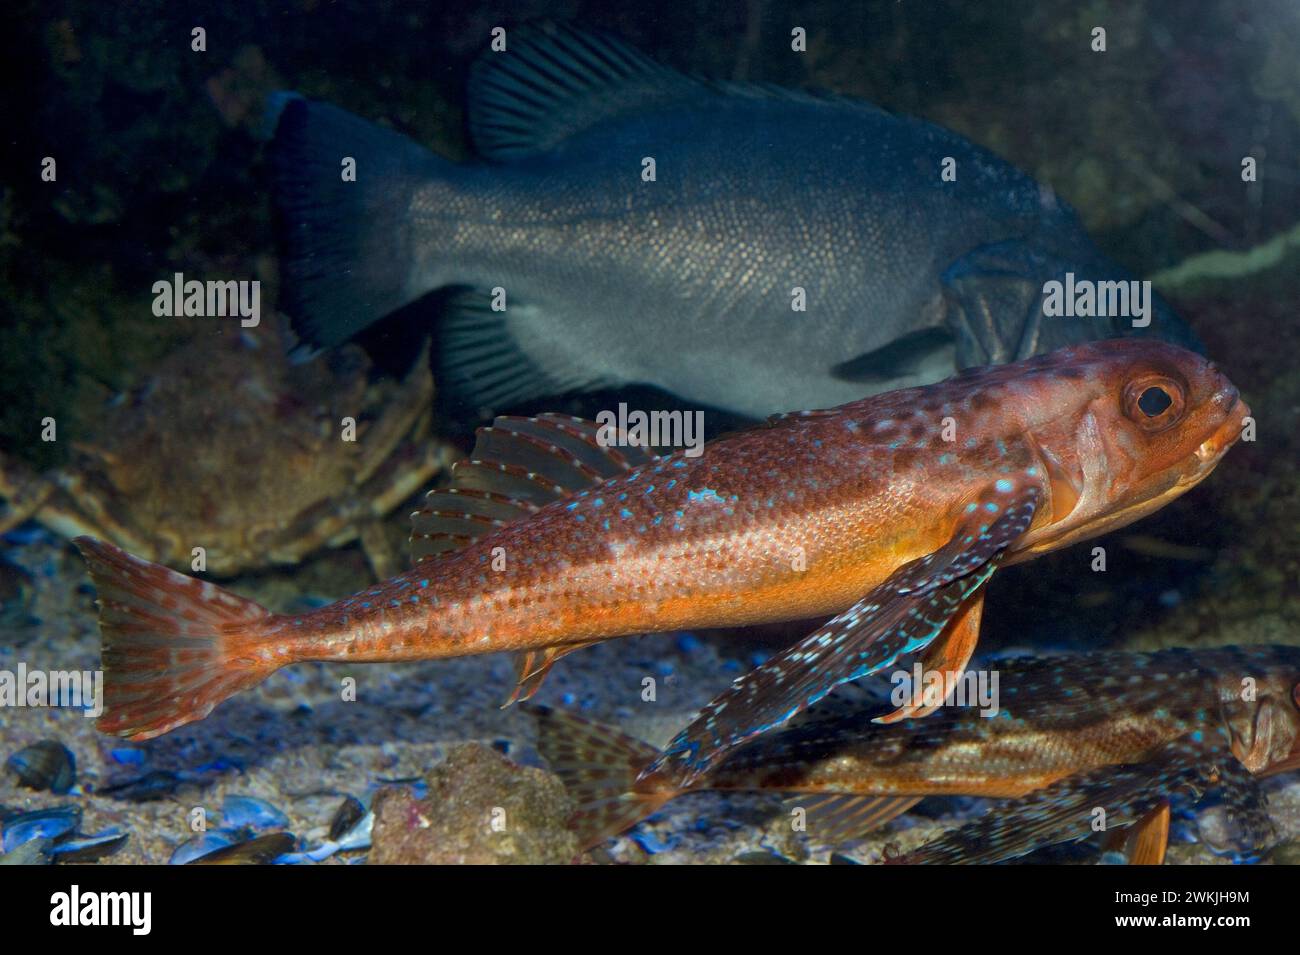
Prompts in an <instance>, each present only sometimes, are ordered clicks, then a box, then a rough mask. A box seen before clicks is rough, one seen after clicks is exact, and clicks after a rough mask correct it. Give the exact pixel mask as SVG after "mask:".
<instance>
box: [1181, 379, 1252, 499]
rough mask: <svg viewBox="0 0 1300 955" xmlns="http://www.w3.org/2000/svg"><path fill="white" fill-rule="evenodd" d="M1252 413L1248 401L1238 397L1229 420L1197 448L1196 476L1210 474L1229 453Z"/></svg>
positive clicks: (1229, 414)
mask: <svg viewBox="0 0 1300 955" xmlns="http://www.w3.org/2000/svg"><path fill="white" fill-rule="evenodd" d="M1249 414H1250V407H1249V406H1248V405H1247V404H1246V402H1244V401H1242V400H1241V399H1240V398H1237V399H1236V401H1235V403H1234V404H1233V406H1232V410H1231V411H1229V412H1228V416H1227V420H1226V421H1224V422H1223V424H1221V425H1220V426H1219V428H1218V430H1216V431H1215V432H1214V434H1212V435H1210V437H1208V438H1206V439H1205V440H1204V441H1202V442H1201V444H1200V446H1199V447H1198V448H1197V449H1196V462H1197V464H1198V467H1197V469H1196V472H1195V474H1196V477H1197V478H1198V479H1199V478H1201V477H1204V475H1205V474H1208V473H1209V471H1210V470H1211V469H1213V467H1214V466H1215V465H1216V464H1218V463H1219V459H1220V458H1222V457H1223V455H1224V454H1226V453H1227V451H1228V449H1229V448H1230V447H1232V446H1233V445H1234V444H1236V443H1237V442H1238V441H1240V440H1241V430H1242V426H1243V424H1244V423H1245V419H1246V417H1247V416H1248V415H1249Z"/></svg>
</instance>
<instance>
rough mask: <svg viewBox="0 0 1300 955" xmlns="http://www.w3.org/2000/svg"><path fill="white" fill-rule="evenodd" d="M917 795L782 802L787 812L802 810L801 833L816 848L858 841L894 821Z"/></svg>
mask: <svg viewBox="0 0 1300 955" xmlns="http://www.w3.org/2000/svg"><path fill="white" fill-rule="evenodd" d="M921 799H922V797H921V796H862V795H858V794H856V793H815V794H805V795H800V796H792V797H790V798H789V799H787V800H786V801H785V807H786V812H787V813H793V812H797V811H799V810H802V811H803V813H804V820H803V821H804V831H805V832H806V833H807V834H808V838H809V839H811V840H812V841H813V842H815V843H817V844H818V845H823V846H837V845H840V844H841V843H845V842H851V841H853V840H854V839H861V838H862V837H863V836H865V835H867V834H868V833H870V832H872V831H874V830H876V829H879V828H880V827H881V826H883V825H885V824H886V823H888V822H890V821H891V820H893V819H896V818H898V817H899V816H901V815H902V814H903V813H905V812H907V810H909V809H911V808H912V807H913V806H915V805H916V804H917V803H918V802H920V801H921Z"/></svg>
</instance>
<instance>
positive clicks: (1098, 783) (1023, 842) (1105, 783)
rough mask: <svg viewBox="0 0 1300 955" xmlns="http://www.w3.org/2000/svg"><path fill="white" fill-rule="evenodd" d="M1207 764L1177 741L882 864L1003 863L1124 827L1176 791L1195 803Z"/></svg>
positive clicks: (1207, 777)
mask: <svg viewBox="0 0 1300 955" xmlns="http://www.w3.org/2000/svg"><path fill="white" fill-rule="evenodd" d="M1212 762H1213V758H1212V757H1211V758H1209V759H1207V755H1206V752H1205V749H1204V748H1203V747H1201V746H1198V745H1196V744H1194V743H1192V742H1191V741H1189V740H1186V739H1183V740H1177V741H1175V742H1173V743H1170V744H1168V745H1166V746H1165V747H1164V748H1162V749H1161V750H1159V751H1158V752H1157V754H1156V755H1155V756H1154V757H1152V758H1151V759H1150V760H1148V761H1146V762H1143V763H1133V764H1124V765H1115V766H1103V767H1101V768H1099V769H1096V770H1093V771H1091V772H1088V773H1080V774H1079V775H1077V776H1070V777H1067V778H1066V779H1062V780H1060V781H1059V782H1056V783H1053V784H1052V785H1050V786H1047V787H1044V788H1043V789H1038V790H1035V791H1034V792H1032V793H1030V794H1029V795H1027V796H1023V797H1021V798H1020V799H1013V800H1010V801H1008V802H1004V803H1000V804H998V805H997V806H995V807H994V808H993V809H992V810H990V811H989V812H988V813H987V814H986V815H984V816H982V817H981V818H979V819H976V820H975V821H974V822H971V823H968V824H967V825H965V826H962V827H961V828H959V829H955V830H953V831H952V832H949V833H947V834H946V835H944V836H941V837H940V838H938V839H936V840H934V841H933V842H929V843H927V844H926V845H923V846H921V847H920V848H919V849H916V850H915V851H913V852H909V853H907V854H905V855H902V856H898V857H896V858H894V859H891V860H889V861H890V862H891V863H902V864H926V865H935V864H949V865H951V864H976V863H981V864H987V863H993V862H1006V861H1008V860H1010V859H1015V858H1018V857H1020V856H1023V855H1027V854H1028V853H1030V852H1033V851H1034V850H1036V849H1040V848H1044V847H1046V846H1051V845H1057V844H1060V843H1065V842H1078V841H1080V840H1083V839H1087V838H1089V837H1091V836H1092V835H1094V834H1095V833H1097V832H1110V831H1113V830H1116V829H1121V828H1125V827H1128V826H1131V825H1133V824H1135V823H1137V822H1140V821H1142V820H1143V819H1144V818H1145V817H1146V816H1148V815H1149V814H1150V813H1152V812H1154V811H1155V810H1157V809H1158V808H1159V806H1160V804H1161V803H1162V802H1164V801H1165V800H1167V799H1168V798H1169V797H1170V796H1171V795H1173V794H1175V793H1177V792H1180V791H1181V792H1190V793H1191V794H1192V795H1193V797H1194V798H1199V796H1200V794H1201V793H1202V792H1204V791H1205V789H1206V788H1208V787H1209V786H1211V785H1214V783H1215V775H1214V772H1213V769H1212V767H1211V765H1210V763H1212Z"/></svg>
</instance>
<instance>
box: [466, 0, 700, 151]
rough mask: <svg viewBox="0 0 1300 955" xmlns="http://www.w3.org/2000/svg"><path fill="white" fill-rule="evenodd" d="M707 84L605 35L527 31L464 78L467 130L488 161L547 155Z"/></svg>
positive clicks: (513, 35) (512, 36)
mask: <svg viewBox="0 0 1300 955" xmlns="http://www.w3.org/2000/svg"><path fill="white" fill-rule="evenodd" d="M703 89H704V84H703V83H701V82H700V81H698V80H695V79H692V78H691V77H688V76H686V75H685V74H683V73H679V72H678V71H676V70H674V69H672V68H670V67H667V66H664V65H663V64H661V63H657V62H656V61H654V60H652V59H651V58H650V57H648V56H646V55H645V54H644V53H642V52H641V51H640V50H637V49H635V48H634V47H632V46H629V45H628V44H627V43H624V42H623V41H622V40H619V39H617V38H616V37H613V36H610V35H609V34H606V33H599V32H592V31H586V30H577V29H574V28H573V27H569V26H546V27H543V26H538V25H527V26H523V27H517V28H515V29H513V30H510V31H509V32H508V33H507V34H506V49H504V50H502V51H499V52H494V51H488V52H485V53H484V54H483V55H482V56H480V57H479V59H478V60H477V61H476V62H475V64H474V67H473V69H472V71H471V73H470V79H469V130H470V135H471V137H472V138H473V140H474V145H475V147H476V148H477V149H478V151H479V153H480V154H481V155H483V156H484V157H485V158H488V159H494V160H511V159H518V158H521V157H523V156H529V155H535V154H537V153H542V152H547V151H548V150H551V149H553V148H555V147H556V146H557V145H559V143H561V142H563V141H564V140H565V139H568V138H569V137H570V136H572V135H574V134H575V133H578V132H581V131H582V130H584V129H587V128H589V127H591V126H593V125H595V124H596V123H599V122H602V121H604V120H608V119H610V118H612V117H615V116H619V115H622V114H624V113H628V112H632V111H640V110H644V109H646V108H647V107H648V106H651V105H655V104H664V103H670V102H674V101H677V100H680V99H682V98H689V97H691V96H694V95H698V94H699V92H700V91H701V90H703Z"/></svg>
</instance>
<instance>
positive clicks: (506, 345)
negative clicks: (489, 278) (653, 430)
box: [436, 289, 621, 411]
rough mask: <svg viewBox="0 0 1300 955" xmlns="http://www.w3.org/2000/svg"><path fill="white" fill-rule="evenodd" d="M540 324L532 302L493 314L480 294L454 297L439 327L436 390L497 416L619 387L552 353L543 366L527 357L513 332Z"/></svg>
mask: <svg viewBox="0 0 1300 955" xmlns="http://www.w3.org/2000/svg"><path fill="white" fill-rule="evenodd" d="M535 319H536V320H537V324H535V325H534V324H533V323H534V320H535ZM542 324H544V319H543V318H542V317H541V314H540V313H539V312H537V311H535V308H534V306H533V305H531V304H529V303H528V302H519V301H515V300H512V301H511V303H510V308H509V310H508V311H493V309H492V308H491V307H490V301H489V297H488V294H487V293H486V292H484V291H482V290H480V289H464V290H461V291H459V292H457V293H456V294H454V295H452V296H451V298H450V299H449V301H448V302H447V308H446V314H445V315H444V316H443V319H442V321H441V322H440V323H439V325H438V332H437V334H438V345H439V347H438V365H437V369H436V372H437V375H436V377H437V381H438V387H439V388H440V389H442V391H443V392H444V393H446V394H451V395H454V396H455V400H456V401H458V402H460V403H461V404H464V405H468V406H469V407H470V408H472V409H474V410H476V411H481V410H483V409H487V410H489V411H494V410H496V409H499V408H508V407H510V406H511V405H517V404H519V403H521V402H524V401H529V400H532V399H534V398H540V397H543V396H545V395H561V394H565V393H567V392H570V391H593V390H595V389H597V388H602V387H606V386H612V385H616V384H621V382H617V381H613V380H610V379H609V378H608V376H602V375H599V374H596V373H593V372H592V371H591V369H590V367H588V366H587V365H585V364H584V363H583V361H582V360H579V359H578V358H576V357H574V358H570V359H565V358H563V357H560V356H558V354H557V353H556V352H555V351H554V350H552V352H551V354H549V355H548V357H547V358H546V359H545V360H544V362H542V361H538V360H536V359H534V358H533V357H530V356H529V355H528V354H526V353H525V352H524V350H523V349H522V348H520V346H519V343H518V341H517V340H516V336H515V331H516V330H517V329H519V328H521V327H524V326H531V327H533V328H534V329H536V328H538V327H540V326H541V325H542Z"/></svg>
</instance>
